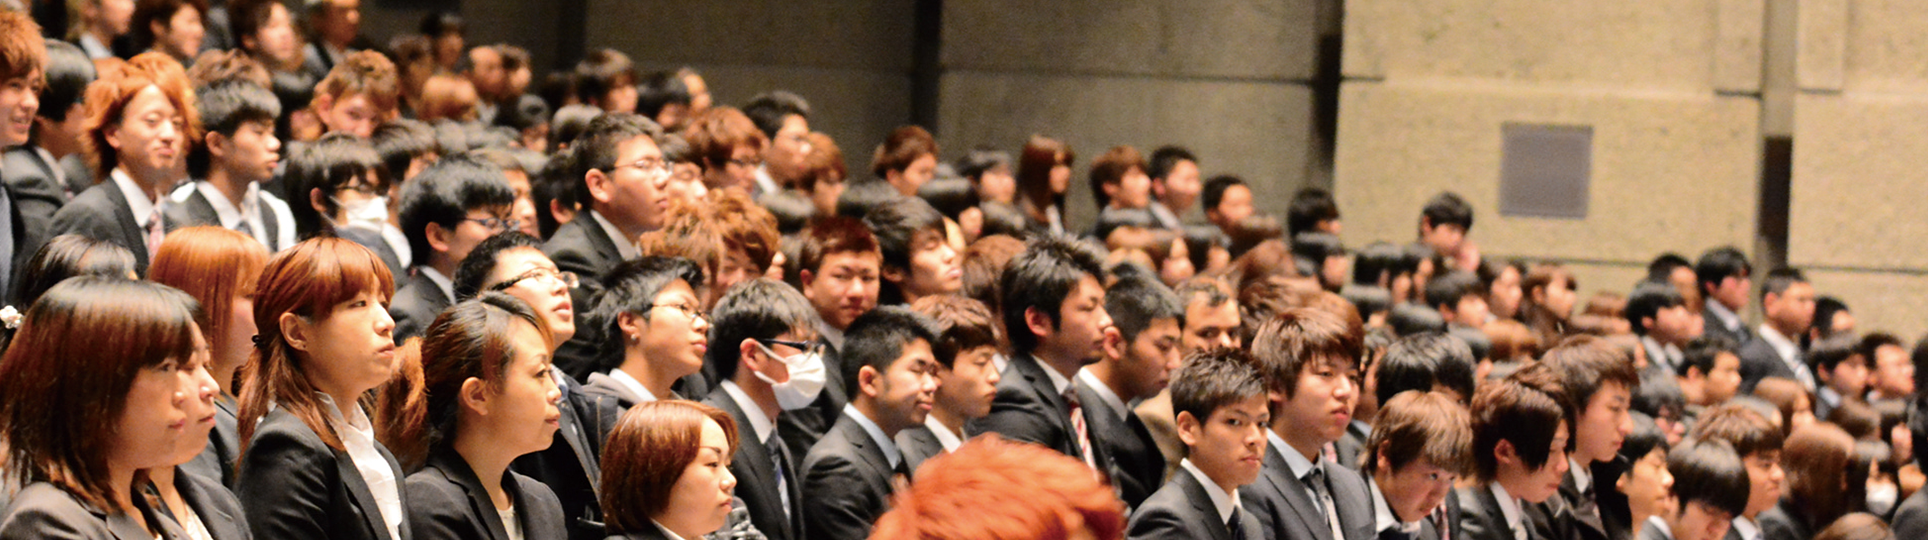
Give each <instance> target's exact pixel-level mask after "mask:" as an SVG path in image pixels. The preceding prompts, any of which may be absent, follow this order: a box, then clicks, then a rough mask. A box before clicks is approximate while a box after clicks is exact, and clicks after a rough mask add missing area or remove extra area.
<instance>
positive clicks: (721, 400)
mask: <svg viewBox="0 0 1928 540" xmlns="http://www.w3.org/2000/svg"><path fill="white" fill-rule="evenodd" d="M710 395H712V396H716V397H717V399H712V400H710V404H711V405H715V406H716V408H718V409H723V412H727V413H730V416H731V417H734V418H736V425H737V428H738V429H741V430H742V433H743V434H744V435H748V436H743V435H739V436H738V437H737V440H738V441H739V442H738V443H737V452H738V453H740V454H741V455H740V456H739V457H740V459H737V460H736V462H735V463H732V464H731V465H740V466H742V467H743V470H744V472H746V473H748V475H749V476H751V477H752V482H751V483H750V484H751V486H753V487H752V488H751V489H754V490H756V491H757V496H758V497H759V498H761V499H762V500H763V501H767V502H768V503H769V504H782V502H783V494H782V493H779V492H778V491H777V482H776V477H777V472H776V469H774V468H772V467H771V466H770V464H771V463H773V462H774V461H773V458H771V457H770V448H769V447H768V446H765V445H764V444H763V441H760V440H757V438H756V429H755V428H753V427H752V426H751V424H750V416H749V414H747V413H745V412H743V408H742V407H738V406H737V405H736V400H735V399H732V398H731V397H730V395H729V393H728V392H721V393H712V394H710ZM741 485H742V484H741V483H739V484H738V486H739V487H740V486H741ZM791 500H793V501H794V500H796V499H791ZM780 513H781V509H779V514H780ZM773 532H776V533H777V534H776V535H775V536H777V537H778V538H789V537H790V534H789V531H773Z"/></svg>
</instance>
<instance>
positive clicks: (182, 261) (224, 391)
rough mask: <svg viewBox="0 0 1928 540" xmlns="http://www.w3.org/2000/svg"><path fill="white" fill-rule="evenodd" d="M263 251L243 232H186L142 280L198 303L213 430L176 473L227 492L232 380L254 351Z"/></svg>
mask: <svg viewBox="0 0 1928 540" xmlns="http://www.w3.org/2000/svg"><path fill="white" fill-rule="evenodd" d="M268 257H269V253H268V248H267V247H266V246H263V245H261V242H260V241H257V240H255V239H254V237H252V236H248V235H247V234H246V233H242V232H237V231H232V230H228V229H223V228H220V227H212V226H201V227H188V228H185V229H179V230H176V231H174V232H170V233H167V238H166V239H164V240H161V249H159V250H157V251H155V253H154V262H153V263H152V264H150V265H148V267H147V279H148V280H149V281H153V282H155V283H159V284H162V285H167V286H169V287H174V288H177V289H180V290H181V292H185V293H187V294H188V295H190V296H193V297H194V299H195V300H198V301H200V302H201V312H200V313H199V314H197V315H196V316H195V322H196V323H198V324H199V325H200V327H201V335H202V336H203V337H206V338H207V347H208V353H209V355H210V356H209V360H208V374H209V375H212V376H214V382H215V383H217V384H220V385H221V387H220V389H219V391H218V392H216V393H215V395H214V407H215V424H214V431H213V433H212V434H210V435H209V436H208V441H207V446H206V449H205V450H202V451H201V453H200V455H198V456H195V457H194V459H193V461H189V462H187V463H186V464H183V465H181V470H183V471H186V472H188V473H192V474H194V475H196V476H200V477H202V478H207V479H209V480H214V481H215V482H216V483H218V484H220V485H222V486H226V487H224V488H223V489H228V488H231V487H232V486H233V485H234V460H235V454H236V452H237V451H239V450H240V448H241V439H240V437H241V435H240V424H239V423H237V422H236V421H235V415H236V412H237V410H238V409H239V406H240V402H239V401H238V400H237V399H236V397H235V395H236V394H238V393H239V391H238V390H237V389H236V388H235V386H234V374H235V372H237V371H240V370H241V365H242V364H245V363H247V361H248V355H249V354H250V353H252V352H253V351H254V343H253V342H252V341H251V340H252V338H254V334H255V330H254V302H253V300H252V299H251V298H250V297H249V296H250V295H252V294H254V287H255V282H256V281H257V280H258V279H259V278H260V277H261V268H262V267H263V266H265V265H267V264H268Z"/></svg>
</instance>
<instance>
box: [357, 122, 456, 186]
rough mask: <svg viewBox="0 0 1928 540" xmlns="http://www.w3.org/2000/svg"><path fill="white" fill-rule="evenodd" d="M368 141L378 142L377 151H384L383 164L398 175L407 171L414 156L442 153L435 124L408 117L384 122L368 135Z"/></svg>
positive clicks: (382, 152) (381, 152) (382, 154)
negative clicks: (430, 124) (436, 135)
mask: <svg viewBox="0 0 1928 540" xmlns="http://www.w3.org/2000/svg"><path fill="white" fill-rule="evenodd" d="M368 142H369V143H370V144H373V145H375V153H377V154H381V156H382V164H383V165H387V166H388V170H389V171H391V172H393V173H395V174H396V175H397V176H400V175H402V174H404V173H406V172H408V165H409V163H410V162H413V161H415V158H418V157H422V156H425V155H428V154H441V153H442V145H441V142H440V141H437V140H436V138H435V128H432V127H429V125H428V124H427V123H424V122H421V121H418V120H413V119H409V118H397V119H394V120H391V121H388V122H383V123H382V125H381V126H379V127H376V128H375V133H374V134H373V135H370V136H369V137H368Z"/></svg>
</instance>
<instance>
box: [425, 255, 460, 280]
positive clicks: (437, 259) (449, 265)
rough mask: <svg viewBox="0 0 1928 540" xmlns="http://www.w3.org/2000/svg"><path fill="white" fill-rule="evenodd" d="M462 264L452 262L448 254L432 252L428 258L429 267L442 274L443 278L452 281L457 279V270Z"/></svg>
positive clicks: (455, 261)
mask: <svg viewBox="0 0 1928 540" xmlns="http://www.w3.org/2000/svg"><path fill="white" fill-rule="evenodd" d="M461 262H462V261H457V260H451V259H450V258H449V256H448V254H447V253H443V252H440V251H431V254H430V255H429V256H428V267H429V268H434V269H435V271H436V272H437V273H440V274H442V277H445V278H449V279H450V280H453V279H455V269H456V268H457V267H459V266H460V265H461Z"/></svg>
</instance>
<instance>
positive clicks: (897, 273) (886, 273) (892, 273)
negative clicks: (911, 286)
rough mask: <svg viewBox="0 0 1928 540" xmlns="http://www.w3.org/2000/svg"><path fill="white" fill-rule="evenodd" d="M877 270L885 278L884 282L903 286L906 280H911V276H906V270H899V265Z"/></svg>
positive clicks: (884, 266) (886, 266) (887, 265)
mask: <svg viewBox="0 0 1928 540" xmlns="http://www.w3.org/2000/svg"><path fill="white" fill-rule="evenodd" d="M877 270H878V271H879V274H880V276H881V277H883V278H884V281H887V282H890V283H894V284H902V283H903V282H904V281H905V280H907V279H909V276H907V275H905V274H906V273H905V272H904V269H902V268H898V267H897V265H894V264H886V265H882V266H881V267H879V268H878V269H877Z"/></svg>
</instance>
